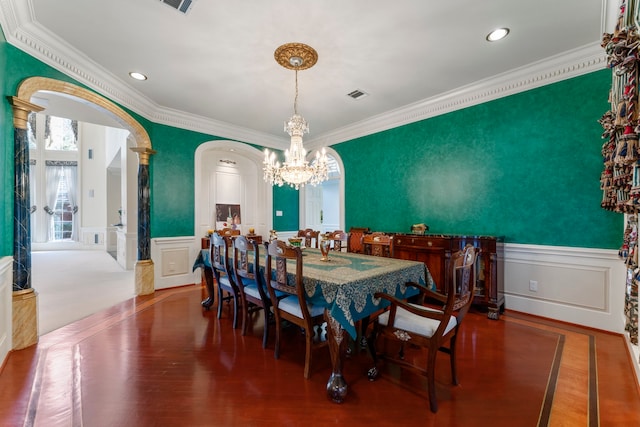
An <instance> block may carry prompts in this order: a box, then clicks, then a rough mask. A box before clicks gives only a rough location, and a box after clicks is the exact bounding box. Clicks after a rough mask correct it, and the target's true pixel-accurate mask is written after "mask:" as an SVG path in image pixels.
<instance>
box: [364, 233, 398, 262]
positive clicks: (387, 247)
mask: <svg viewBox="0 0 640 427" xmlns="http://www.w3.org/2000/svg"><path fill="white" fill-rule="evenodd" d="M362 249H363V251H364V253H365V254H366V255H373V256H383V257H388V258H390V257H393V236H389V235H387V234H384V233H382V232H379V231H376V232H374V233H370V234H365V235H363V236H362Z"/></svg>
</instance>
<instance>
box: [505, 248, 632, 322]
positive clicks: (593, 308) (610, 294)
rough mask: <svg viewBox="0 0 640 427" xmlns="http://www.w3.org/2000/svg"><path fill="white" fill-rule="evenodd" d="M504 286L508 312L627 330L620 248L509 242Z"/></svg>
mask: <svg viewBox="0 0 640 427" xmlns="http://www.w3.org/2000/svg"><path fill="white" fill-rule="evenodd" d="M531 280H534V281H536V282H537V287H538V289H537V291H531V290H530V289H529V282H530V281H531ZM504 284H505V285H504V286H505V305H506V307H507V309H511V310H516V311H521V312H524V313H530V314H534V315H537V316H542V317H548V318H552V319H557V320H561V321H565V322H570V323H576V324H579V325H584V326H588V327H592V328H597V329H602V330H607V331H612V332H616V333H620V334H622V333H623V332H624V323H625V319H624V314H623V309H624V288H625V266H624V263H623V262H622V261H621V260H620V258H618V253H617V251H615V250H604V249H588V248H571V247H560V246H538V245H520V244H505V245H504Z"/></svg>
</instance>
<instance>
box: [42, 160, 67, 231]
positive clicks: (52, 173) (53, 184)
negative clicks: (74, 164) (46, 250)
mask: <svg viewBox="0 0 640 427" xmlns="http://www.w3.org/2000/svg"><path fill="white" fill-rule="evenodd" d="M45 171H46V172H45V175H46V189H45V191H46V193H45V197H46V200H47V205H46V206H45V207H44V210H45V211H46V212H47V213H48V214H49V215H53V211H54V209H55V208H56V199H57V198H58V183H59V182H60V177H61V176H62V173H63V168H62V166H50V165H47V167H46V169H45ZM48 222H49V224H51V220H49V221H48ZM53 238H54V236H53V235H52V229H51V227H48V231H47V240H53Z"/></svg>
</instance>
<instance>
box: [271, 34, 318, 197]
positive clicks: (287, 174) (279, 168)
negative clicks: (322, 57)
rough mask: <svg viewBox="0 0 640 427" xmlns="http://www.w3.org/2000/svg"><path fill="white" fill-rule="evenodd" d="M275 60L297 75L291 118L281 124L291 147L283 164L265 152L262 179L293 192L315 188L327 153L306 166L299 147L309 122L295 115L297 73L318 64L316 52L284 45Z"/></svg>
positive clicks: (298, 45)
mask: <svg viewBox="0 0 640 427" xmlns="http://www.w3.org/2000/svg"><path fill="white" fill-rule="evenodd" d="M274 57H275V59H276V61H277V62H278V64H280V65H282V66H283V67H284V68H287V69H289V70H295V73H296V93H295V98H294V101H293V116H291V118H290V119H289V120H287V121H286V122H284V131H285V132H287V133H288V134H289V136H291V145H290V146H289V149H288V150H286V151H285V152H284V157H285V160H284V163H283V164H282V165H280V162H279V161H278V160H277V159H276V153H274V152H271V153H269V150H264V162H263V171H264V180H265V181H267V182H269V183H271V185H278V186H282V185H283V184H284V183H287V184H289V185H290V186H292V187H295V189H296V190H297V189H299V188H300V187H303V186H304V185H305V184H307V183H309V184H312V185H316V184H318V183H320V182H322V181H325V180H326V179H327V178H328V170H329V168H328V166H327V163H328V161H327V154H326V151H325V149H324V148H323V149H322V152H316V158H315V160H314V161H313V162H312V163H311V164H309V162H307V160H306V155H307V150H305V149H304V146H303V145H302V135H304V134H305V133H309V123H307V121H306V120H305V119H304V117H302V116H301V115H299V114H298V71H300V70H306V69H307V68H311V67H313V66H314V65H315V63H316V62H317V61H318V53H317V52H316V51H315V49H313V48H312V47H311V46H307V45H306V44H302V43H287V44H284V45H282V46H280V47H279V48H277V49H276V51H275V53H274Z"/></svg>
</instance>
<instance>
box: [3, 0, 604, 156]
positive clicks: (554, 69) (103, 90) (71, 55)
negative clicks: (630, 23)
mask: <svg viewBox="0 0 640 427" xmlns="http://www.w3.org/2000/svg"><path fill="white" fill-rule="evenodd" d="M0 26H2V30H3V31H4V34H5V37H6V39H7V42H9V43H10V44H11V45H13V46H15V47H16V48H18V49H20V50H22V51H24V52H26V53H27V54H29V55H31V56H33V57H35V58H37V59H39V60H40V61H42V62H44V63H45V64H47V65H49V66H51V67H53V68H55V69H56V70H58V71H60V72H62V73H64V74H66V75H68V76H69V77H72V78H73V79H75V80H77V81H78V82H80V83H81V84H84V85H86V86H87V87H88V88H90V89H92V90H94V91H96V92H97V93H99V94H101V95H103V96H105V97H107V98H109V99H110V100H111V101H113V102H116V103H118V104H120V105H121V106H123V107H125V108H128V109H129V110H131V111H133V112H135V113H137V114H139V115H141V116H142V117H144V118H145V119H147V120H150V121H151V122H154V123H158V124H164V125H168V126H173V127H177V128H182V129H188V130H192V131H196V132H202V133H206V134H210V135H215V136H218V137H220V138H226V139H232V140H237V141H243V142H248V143H252V144H257V145H262V146H265V147H270V148H277V149H284V148H286V147H287V146H288V141H287V140H285V139H283V138H278V137H276V136H274V135H271V134H266V133H262V132H257V131H254V130H251V129H247V128H243V127H239V126H236V125H233V124H230V123H227V122H222V121H218V120H213V119H210V118H205V117H202V116H195V115H192V114H187V113H185V112H182V111H177V110H173V109H169V108H166V107H163V106H161V105H158V104H156V103H154V102H152V101H151V100H149V99H148V98H147V97H145V96H144V95H142V94H141V93H140V92H138V91H136V90H135V89H134V88H132V87H131V86H129V85H127V84H125V83H124V82H123V81H122V80H121V79H119V78H117V77H116V76H114V75H113V74H111V73H108V72H106V71H105V70H104V69H103V68H101V67H100V66H99V65H98V64H96V63H95V62H94V61H92V60H91V59H90V58H89V57H87V56H86V55H84V54H82V53H81V52H78V51H77V50H75V49H74V48H72V47H71V46H70V45H68V44H67V43H66V42H64V41H63V40H62V39H60V38H59V37H58V36H56V35H55V34H53V33H51V32H49V31H48V30H46V29H45V28H44V27H42V26H41V25H40V24H39V23H38V22H37V20H36V19H35V15H34V13H33V10H32V7H31V1H25V0H0ZM604 68H606V57H605V52H604V50H603V49H602V48H601V47H600V45H599V44H595V43H594V44H593V45H589V46H585V47H582V48H579V49H576V50H573V51H569V52H564V53H562V54H560V55H557V56H555V57H551V58H547V59H545V60H543V61H539V62H536V63H532V64H529V65H527V66H525V67H521V68H518V69H515V70H511V71H509V72H506V73H503V74H500V75H497V76H493V77H491V78H489V79H485V80H482V81H479V82H476V83H473V84H471V85H468V86H465V87H462V88H458V89H456V90H454V91H451V92H448V93H444V94H441V95H438V96H435V97H433V98H429V99H425V100H422V101H419V102H416V103H413V104H410V105H407V106H404V107H402V108H398V109H396V110H392V111H389V112H386V113H383V114H379V115H377V116H374V117H371V118H368V119H366V120H362V121H360V122H357V123H354V124H351V125H348V126H344V127H342V128H339V129H336V130H334V131H331V132H327V133H324V134H321V135H317V136H315V137H314V138H312V139H306V140H305V144H307V146H308V147H309V148H317V147H319V146H321V145H325V146H329V145H335V144H339V143H341V142H345V141H349V140H351V139H355V138H360V137H363V136H366V135H370V134H373V133H377V132H381V131H384V130H388V129H392V128H394V127H398V126H403V125H406V124H409V123H414V122H417V121H420V120H425V119H428V118H431V117H435V116H437V115H441V114H445V113H448V112H451V111H455V110H459V109H462V108H467V107H470V106H473V105H477V104H481V103H484V102H488V101H492V100H495V99H498V98H502V97H505V96H509V95H513V94H515V93H519V92H523V91H526V90H530V89H534V88H537V87H540V86H544V85H548V84H551V83H555V82H558V81H561V80H565V79H569V78H572V77H576V76H579V75H582V74H586V73H589V72H593V71H596V70H601V69H604Z"/></svg>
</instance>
